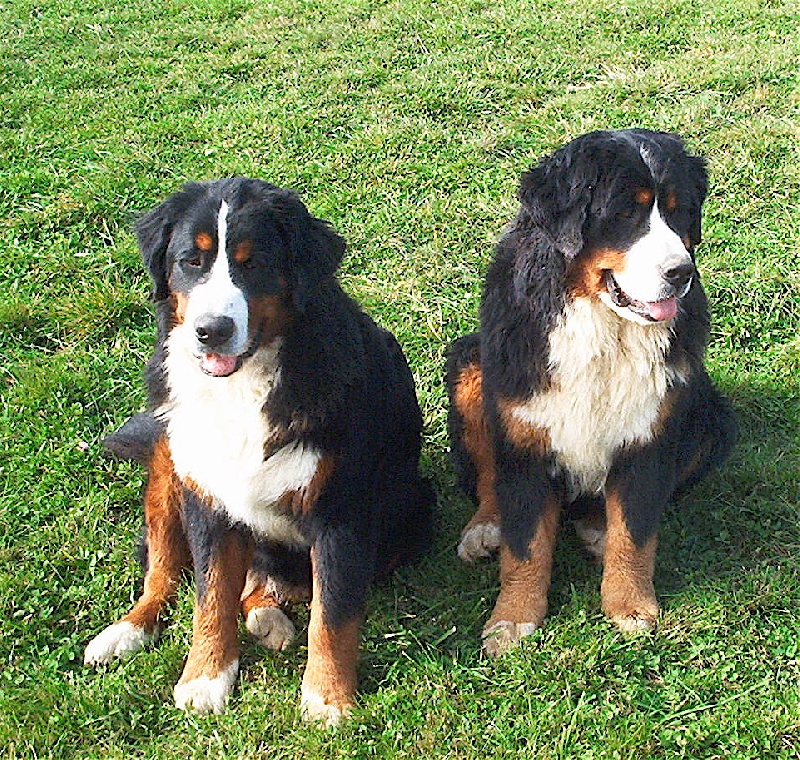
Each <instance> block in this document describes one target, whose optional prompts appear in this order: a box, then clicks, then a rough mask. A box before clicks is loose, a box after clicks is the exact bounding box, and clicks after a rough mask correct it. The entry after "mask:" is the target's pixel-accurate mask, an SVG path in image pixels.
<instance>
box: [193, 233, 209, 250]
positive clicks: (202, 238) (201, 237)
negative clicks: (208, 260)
mask: <svg viewBox="0 0 800 760" xmlns="http://www.w3.org/2000/svg"><path fill="white" fill-rule="evenodd" d="M194 244H195V245H196V246H197V248H198V249H199V250H201V251H203V252H205V253H207V252H208V251H210V250H211V249H212V248H213V247H214V238H212V237H211V235H209V234H208V233H207V232H199V233H198V234H197V235H195V237H194Z"/></svg>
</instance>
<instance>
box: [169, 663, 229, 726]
mask: <svg viewBox="0 0 800 760" xmlns="http://www.w3.org/2000/svg"><path fill="white" fill-rule="evenodd" d="M238 672H239V661H238V660H234V661H233V662H232V663H231V664H230V665H228V667H227V668H225V670H223V671H221V672H220V673H219V674H218V675H217V676H215V677H214V678H209V677H208V676H200V677H198V678H192V679H191V680H188V681H183V680H182V681H180V682H179V683H177V684H176V685H175V692H174V696H175V706H176V707H177V708H179V709H180V710H187V711H191V712H196V713H214V714H216V715H219V714H220V713H223V712H225V706H226V704H227V702H228V697H229V696H230V694H231V692H232V691H233V687H234V684H235V683H236V676H237V674H238Z"/></svg>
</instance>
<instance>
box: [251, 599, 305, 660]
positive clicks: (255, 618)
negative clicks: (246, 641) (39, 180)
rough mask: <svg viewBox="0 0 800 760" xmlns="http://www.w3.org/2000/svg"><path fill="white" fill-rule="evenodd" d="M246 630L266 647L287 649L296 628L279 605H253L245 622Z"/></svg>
mask: <svg viewBox="0 0 800 760" xmlns="http://www.w3.org/2000/svg"><path fill="white" fill-rule="evenodd" d="M245 625H246V626H247V630H248V631H249V632H250V633H251V634H252V635H253V636H254V637H255V638H256V639H257V640H258V642H259V644H261V645H262V646H265V647H267V648H268V649H275V650H281V649H287V648H288V647H289V645H290V644H291V643H292V641H293V640H294V637H295V634H296V633H297V629H296V628H295V627H294V623H292V621H291V620H289V618H288V617H287V616H286V614H285V613H284V612H283V610H281V609H280V607H255V608H254V609H252V610H250V612H249V613H248V615H247V622H246V623H245Z"/></svg>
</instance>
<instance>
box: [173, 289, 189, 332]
mask: <svg viewBox="0 0 800 760" xmlns="http://www.w3.org/2000/svg"><path fill="white" fill-rule="evenodd" d="M172 301H173V304H174V306H173V314H174V315H175V324H177V325H182V324H183V323H184V321H185V320H186V309H187V308H188V307H189V299H188V298H187V296H186V294H185V293H173V294H172Z"/></svg>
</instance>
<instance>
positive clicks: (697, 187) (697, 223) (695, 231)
mask: <svg viewBox="0 0 800 760" xmlns="http://www.w3.org/2000/svg"><path fill="white" fill-rule="evenodd" d="M689 178H690V181H691V185H692V199H691V208H690V212H689V213H690V214H691V218H690V221H689V238H690V240H691V242H692V245H693V246H695V245H697V244H698V243H699V242H700V241H701V240H702V238H703V236H702V221H701V208H702V206H703V201H705V199H706V194H707V193H708V172H707V171H706V162H705V159H703V158H700V157H699V156H689Z"/></svg>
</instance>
